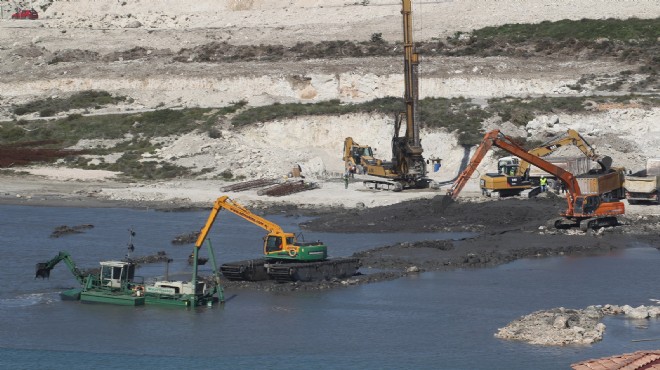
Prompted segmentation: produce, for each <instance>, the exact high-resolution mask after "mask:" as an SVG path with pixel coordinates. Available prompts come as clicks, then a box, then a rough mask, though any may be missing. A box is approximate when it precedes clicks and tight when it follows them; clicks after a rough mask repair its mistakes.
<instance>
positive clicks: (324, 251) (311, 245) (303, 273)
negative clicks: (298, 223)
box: [195, 195, 360, 281]
mask: <svg viewBox="0 0 660 370" xmlns="http://www.w3.org/2000/svg"><path fill="white" fill-rule="evenodd" d="M223 209H224V210H227V211H229V212H231V213H233V214H235V215H237V216H239V217H241V218H243V219H244V220H246V221H249V222H251V223H253V224H255V225H257V226H259V227H261V228H263V229H265V230H267V231H268V234H267V235H266V236H265V237H264V244H263V258H259V259H251V260H246V261H238V262H231V263H225V264H223V265H221V266H220V271H221V272H222V275H224V276H225V277H226V278H227V279H229V280H247V281H259V280H269V279H273V280H277V281H317V280H328V279H332V278H345V277H350V276H353V275H355V273H356V272H357V270H358V269H359V268H360V260H359V259H358V258H348V257H347V258H328V247H327V246H326V245H325V244H323V243H322V242H321V241H315V242H302V241H298V240H297V238H296V235H295V234H294V233H287V232H284V230H282V228H281V227H280V226H279V225H277V224H275V223H273V222H271V221H268V220H266V219H265V218H263V217H260V216H257V215H255V214H254V213H252V212H250V210H248V209H247V208H245V207H244V206H242V205H241V204H239V203H238V202H236V201H235V200H232V199H229V197H228V196H226V195H224V196H221V197H219V198H218V199H217V200H216V201H215V203H214V204H213V209H212V210H211V214H210V215H209V217H208V219H207V220H206V225H204V227H203V228H202V230H201V232H200V234H199V237H198V238H197V241H196V242H195V246H196V247H197V248H199V247H201V246H202V245H203V243H204V240H206V238H207V236H208V234H209V232H210V231H211V227H212V226H213V223H214V222H215V220H216V218H217V216H218V213H219V212H220V211H221V210H223Z"/></svg>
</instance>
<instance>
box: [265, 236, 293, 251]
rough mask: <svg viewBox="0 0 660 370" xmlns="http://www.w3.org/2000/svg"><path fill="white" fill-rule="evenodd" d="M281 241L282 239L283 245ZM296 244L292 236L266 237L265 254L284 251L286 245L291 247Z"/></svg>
mask: <svg viewBox="0 0 660 370" xmlns="http://www.w3.org/2000/svg"><path fill="white" fill-rule="evenodd" d="M282 239H284V244H282ZM295 242H296V238H295V237H294V236H286V237H284V238H283V237H282V236H279V235H268V236H267V237H266V253H271V252H277V251H281V250H283V249H284V247H285V246H287V245H293V244H294V243H295Z"/></svg>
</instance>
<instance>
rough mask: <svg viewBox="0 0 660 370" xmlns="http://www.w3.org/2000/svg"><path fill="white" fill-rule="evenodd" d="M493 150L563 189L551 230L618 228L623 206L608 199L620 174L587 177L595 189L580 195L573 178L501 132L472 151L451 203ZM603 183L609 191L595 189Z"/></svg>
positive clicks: (485, 139) (451, 192)
mask: <svg viewBox="0 0 660 370" xmlns="http://www.w3.org/2000/svg"><path fill="white" fill-rule="evenodd" d="M493 146H496V147H498V148H500V149H503V150H505V151H507V152H508V153H510V154H512V155H515V156H517V157H519V158H520V159H522V160H524V161H527V162H529V163H531V164H533V165H535V166H537V167H538V168H540V169H542V170H544V171H546V172H548V173H550V174H552V175H554V176H555V177H556V178H557V179H559V180H561V181H562V182H563V183H564V184H565V185H566V190H567V191H568V193H567V196H566V201H567V203H568V207H567V208H566V210H565V211H564V212H562V213H561V217H560V218H557V219H554V220H552V221H551V222H550V223H549V226H554V227H555V228H564V227H570V226H579V227H580V229H582V230H583V231H586V230H587V229H590V228H592V229H595V228H599V227H603V226H614V225H616V224H617V219H616V216H617V215H622V214H624V213H625V208H624V205H623V203H622V202H620V201H619V200H618V199H616V198H613V197H612V196H611V194H612V188H616V189H615V190H618V188H617V186H620V185H617V182H618V180H617V179H618V178H619V177H620V174H619V172H609V173H604V174H597V175H591V176H589V177H588V178H586V180H588V182H586V184H594V183H595V184H596V186H590V187H589V189H588V190H589V191H588V193H583V191H582V190H581V188H580V182H579V181H578V179H577V178H576V177H575V176H573V174H571V173H570V172H568V171H566V170H564V169H562V168H561V167H558V166H555V165H554V164H552V163H550V162H547V161H545V160H543V159H542V158H540V157H537V156H535V155H534V154H531V153H528V152H527V151H526V150H525V149H524V148H522V147H520V146H519V145H518V144H516V143H515V142H514V141H513V140H512V139H511V138H510V137H508V136H506V135H504V134H502V133H501V132H500V130H493V131H490V132H488V133H487V134H486V135H485V136H484V139H483V141H482V142H481V144H480V145H479V147H478V148H477V150H476V151H475V153H474V155H473V156H472V159H470V163H469V164H468V165H467V167H466V168H465V170H464V171H463V172H462V173H461V174H460V175H459V176H458V178H457V179H456V182H454V184H453V185H452V187H451V189H449V190H448V192H447V195H448V196H451V198H452V199H456V198H457V197H458V195H459V194H460V192H461V190H462V189H463V187H464V186H465V184H466V183H467V181H468V180H469V179H470V177H471V176H472V174H473V173H474V171H475V170H476V169H477V166H479V163H481V161H482V159H483V158H484V156H485V155H486V153H487V152H488V150H490V148H492V147H493ZM612 171H614V170H612ZM610 178H615V181H612V180H609V179H610ZM606 181H609V182H612V183H613V185H611V186H609V187H606V186H604V185H601V186H600V187H599V186H598V185H599V184H605V183H606Z"/></svg>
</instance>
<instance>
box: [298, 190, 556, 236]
mask: <svg viewBox="0 0 660 370" xmlns="http://www.w3.org/2000/svg"><path fill="white" fill-rule="evenodd" d="M565 207H566V201H565V200H564V199H563V198H558V197H556V196H546V197H537V198H532V199H513V198H510V199H501V200H497V201H488V202H480V203H472V202H462V201H458V202H456V201H452V200H451V199H450V198H449V197H445V196H442V195H439V196H436V197H435V198H433V199H431V200H428V199H420V200H414V201H409V202H403V203H398V204H394V205H390V206H384V207H376V208H369V209H363V210H348V211H345V212H336V213H332V214H326V215H323V216H320V217H318V218H316V219H314V220H311V221H309V222H306V223H304V224H302V225H301V227H303V228H305V229H308V230H313V231H322V232H337V231H339V230H341V232H364V233H375V232H403V231H405V232H438V231H486V230H488V231H490V232H497V231H503V230H511V229H516V230H531V229H538V227H539V226H541V225H545V223H546V222H547V220H548V219H550V218H552V217H555V216H556V215H558V214H559V212H560V210H562V209H564V208H565Z"/></svg>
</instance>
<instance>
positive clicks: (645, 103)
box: [487, 95, 660, 126]
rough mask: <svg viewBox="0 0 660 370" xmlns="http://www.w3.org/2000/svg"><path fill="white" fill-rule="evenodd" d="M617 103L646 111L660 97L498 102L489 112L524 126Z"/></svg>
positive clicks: (658, 103) (492, 103)
mask: <svg viewBox="0 0 660 370" xmlns="http://www.w3.org/2000/svg"><path fill="white" fill-rule="evenodd" d="M594 103H596V104H603V103H617V104H633V103H634V104H638V105H640V106H642V107H658V106H660V97H659V96H653V95H623V96H588V97H586V96H578V97H545V96H543V97H538V98H512V97H505V98H496V99H489V100H488V109H487V110H488V111H489V112H491V113H492V114H497V115H499V116H500V118H502V121H509V122H511V123H513V124H515V125H518V126H523V125H526V124H527V123H528V122H529V121H531V120H532V119H534V117H536V116H538V115H542V114H556V113H569V114H575V113H582V112H587V111H588V110H590V109H592V107H593V104H594Z"/></svg>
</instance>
